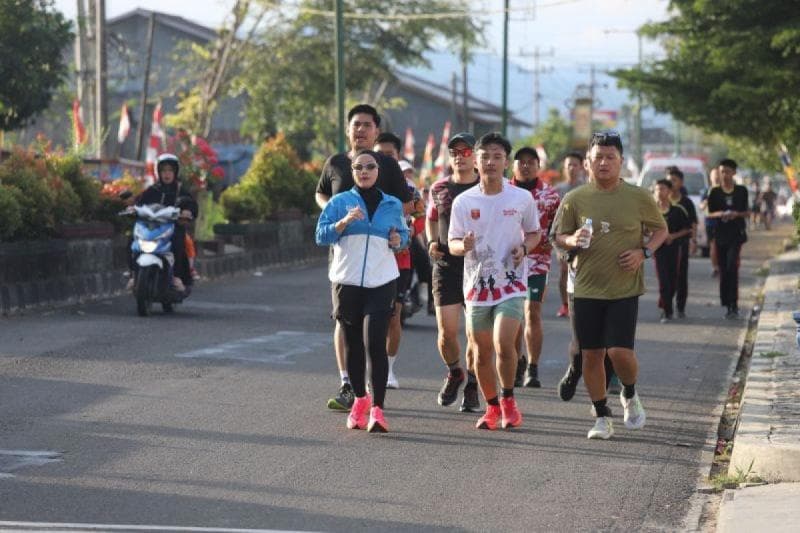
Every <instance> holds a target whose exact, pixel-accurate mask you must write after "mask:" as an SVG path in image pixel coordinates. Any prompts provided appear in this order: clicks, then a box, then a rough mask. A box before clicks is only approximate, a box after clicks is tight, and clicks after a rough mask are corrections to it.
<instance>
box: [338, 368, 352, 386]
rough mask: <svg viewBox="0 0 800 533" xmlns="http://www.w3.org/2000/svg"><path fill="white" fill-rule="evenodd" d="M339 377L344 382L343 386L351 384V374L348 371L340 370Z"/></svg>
mask: <svg viewBox="0 0 800 533" xmlns="http://www.w3.org/2000/svg"><path fill="white" fill-rule="evenodd" d="M339 377H340V378H341V380H342V385H344V384H345V383H350V374H349V373H348V372H347V370H339Z"/></svg>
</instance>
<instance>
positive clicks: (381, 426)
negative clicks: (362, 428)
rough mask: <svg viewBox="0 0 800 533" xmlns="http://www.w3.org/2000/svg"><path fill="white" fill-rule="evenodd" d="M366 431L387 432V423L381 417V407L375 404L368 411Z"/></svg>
mask: <svg viewBox="0 0 800 533" xmlns="http://www.w3.org/2000/svg"><path fill="white" fill-rule="evenodd" d="M367 431H369V432H370V433H388V432H389V425H388V424H387V423H386V420H385V419H384V418H383V409H381V408H380V407H378V406H377V405H376V406H375V407H373V408H372V409H370V411H369V423H368V424H367Z"/></svg>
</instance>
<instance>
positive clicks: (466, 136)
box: [447, 131, 476, 148]
mask: <svg viewBox="0 0 800 533" xmlns="http://www.w3.org/2000/svg"><path fill="white" fill-rule="evenodd" d="M459 141H461V142H463V143H464V144H466V145H467V146H469V147H470V148H474V147H475V142H476V141H475V136H474V135H473V134H471V133H470V132H468V131H462V132H461V133H456V134H455V135H453V136H452V137H450V140H449V141H447V147H448V148H452V147H453V145H454V144H455V143H457V142H459Z"/></svg>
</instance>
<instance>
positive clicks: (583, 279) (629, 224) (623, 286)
mask: <svg viewBox="0 0 800 533" xmlns="http://www.w3.org/2000/svg"><path fill="white" fill-rule="evenodd" d="M561 209H562V213H561V220H560V222H559V226H558V229H557V231H558V233H559V234H571V233H575V232H576V231H577V230H578V228H580V227H581V226H583V224H584V222H586V219H587V218H591V219H592V229H593V234H592V241H591V244H590V245H589V248H586V249H579V250H578V254H577V259H576V267H575V275H576V277H575V297H576V298H597V299H600V300H618V299H621V298H630V297H631V296H639V295H641V294H644V292H645V289H644V272H643V268H642V267H640V268H638V269H637V270H636V271H634V272H628V271H625V270H623V269H622V267H620V266H619V263H618V258H619V255H620V254H621V253H622V252H624V251H626V250H632V249H636V248H640V247H641V246H643V237H644V234H643V230H644V228H647V229H650V230H651V231H652V230H656V229H659V228H664V227H666V225H665V223H664V217H663V216H662V215H661V212H660V211H659V210H658V206H657V205H656V202H655V200H654V199H653V197H652V196H651V195H650V194H649V193H648V192H647V191H646V190H645V189H643V188H641V187H637V186H636V185H630V184H628V183H625V182H624V181H623V182H620V185H619V186H618V187H615V188H614V189H613V190H610V191H605V190H602V189H599V188H598V187H597V185H595V183H593V182H592V183H587V184H586V185H583V186H581V187H578V188H577V189H574V190H573V191H570V192H569V193H568V194H567V195H566V196H565V197H564V199H563V200H561Z"/></svg>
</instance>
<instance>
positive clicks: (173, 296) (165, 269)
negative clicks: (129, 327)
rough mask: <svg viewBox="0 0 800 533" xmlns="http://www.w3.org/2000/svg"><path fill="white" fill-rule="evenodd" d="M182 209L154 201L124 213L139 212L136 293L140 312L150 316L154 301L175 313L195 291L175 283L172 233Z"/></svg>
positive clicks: (133, 248) (133, 249)
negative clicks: (178, 286)
mask: <svg viewBox="0 0 800 533" xmlns="http://www.w3.org/2000/svg"><path fill="white" fill-rule="evenodd" d="M180 212H181V211H180V209H179V208H177V207H172V206H168V207H164V206H161V205H158V204H153V205H141V206H139V205H134V206H130V207H129V208H128V209H126V210H124V211H122V212H121V213H120V215H127V216H130V215H135V216H136V223H135V224H134V226H133V243H132V244H131V252H133V257H134V261H135V263H136V269H135V274H134V275H135V278H134V285H133V294H134V297H135V298H136V310H137V312H138V313H139V316H148V315H149V314H150V313H151V311H152V307H153V303H154V302H160V303H161V307H162V309H163V310H164V312H165V313H171V312H173V310H174V305H175V304H179V303H181V302H182V301H183V300H185V299H186V298H187V297H188V296H189V293H190V292H191V290H190V289H191V287H184V289H183V290H179V289H178V288H176V287H175V285H174V284H173V265H174V263H175V259H174V255H173V254H172V236H173V234H174V233H175V224H177V223H178V220H179V218H180Z"/></svg>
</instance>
